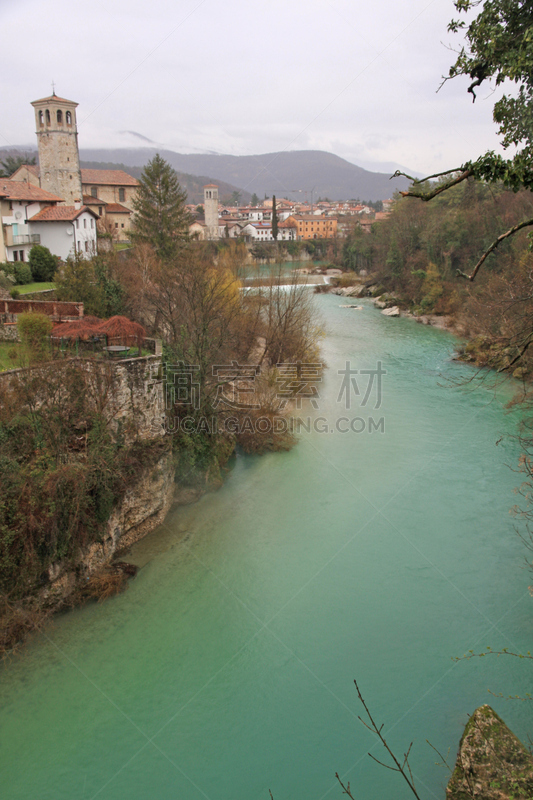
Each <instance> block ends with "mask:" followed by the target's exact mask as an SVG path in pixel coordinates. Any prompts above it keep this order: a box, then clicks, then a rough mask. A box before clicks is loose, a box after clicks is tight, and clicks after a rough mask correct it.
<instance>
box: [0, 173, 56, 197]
mask: <svg viewBox="0 0 533 800" xmlns="http://www.w3.org/2000/svg"><path fill="white" fill-rule="evenodd" d="M0 192H3V193H4V194H6V195H7V196H8V197H9V199H10V200H47V201H48V202H49V203H62V202H63V198H62V197H57V195H55V194H51V193H50V192H46V191H45V190H44V189H41V188H40V187H39V186H34V185H33V183H26V181H8V180H3V179H2V178H0Z"/></svg>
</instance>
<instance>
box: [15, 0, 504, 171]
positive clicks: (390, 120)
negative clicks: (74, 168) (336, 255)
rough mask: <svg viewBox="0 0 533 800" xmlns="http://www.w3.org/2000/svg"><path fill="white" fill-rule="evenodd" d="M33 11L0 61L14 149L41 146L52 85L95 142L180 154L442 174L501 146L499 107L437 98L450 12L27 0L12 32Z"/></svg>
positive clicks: (331, 3) (453, 87) (441, 8)
mask: <svg viewBox="0 0 533 800" xmlns="http://www.w3.org/2000/svg"><path fill="white" fill-rule="evenodd" d="M21 6H22V7H23V14H24V20H25V22H24V58H21V57H20V47H21V41H20V39H19V37H16V36H12V37H8V38H7V40H6V41H5V42H4V44H3V48H2V54H1V56H0V58H1V61H2V66H3V74H4V75H5V74H10V75H12V76H13V77H12V78H11V79H10V80H9V81H6V82H5V83H4V86H3V89H4V114H3V122H2V127H1V129H0V137H1V138H0V141H1V143H2V144H18V143H20V142H29V141H32V140H33V141H34V123H33V113H32V109H31V107H30V106H29V103H30V102H31V101H32V100H33V99H35V98H36V97H41V96H43V95H46V94H47V93H49V92H50V91H51V81H52V80H55V82H56V87H57V92H58V94H60V95H63V96H66V97H69V98H71V99H74V100H76V101H78V102H79V104H80V105H79V109H78V121H79V133H80V143H81V144H82V146H83V147H96V146H118V145H116V144H115V143H116V142H119V141H121V142H122V145H121V146H124V142H125V141H129V142H131V145H134V144H138V142H139V137H141V140H144V139H146V140H147V142H152V141H153V142H156V143H161V144H163V143H164V145H165V146H166V147H169V148H172V149H177V150H180V151H183V152H198V151H214V152H226V153H231V154H240V153H242V154H253V153H261V152H272V151H278V150H284V149H305V148H310V149H321V150H330V151H332V152H334V153H336V154H337V155H340V156H343V157H345V158H348V160H350V161H357V159H360V160H370V161H373V162H379V161H394V162H400V163H406V164H411V167H412V169H417V168H418V169H419V170H421V171H433V170H435V169H444V168H446V167H447V166H449V165H454V164H456V163H460V162H461V161H464V160H465V159H467V158H470V157H472V156H473V155H475V154H477V153H478V152H479V151H480V150H483V149H485V148H487V147H495V146H496V145H497V140H496V138H495V131H494V125H493V123H492V121H491V108H492V104H493V100H494V98H491V97H489V98H488V99H487V100H483V99H482V98H481V97H480V99H479V101H478V102H477V103H476V104H475V106H472V103H471V102H470V99H471V98H470V97H469V96H467V95H466V91H465V89H466V85H465V82H464V81H463V82H462V83H461V81H460V80H459V81H457V82H448V83H446V84H445V86H444V87H443V89H442V90H441V92H439V94H436V89H437V88H438V86H439V84H440V82H441V78H442V75H444V74H446V72H447V69H448V67H449V64H450V63H451V62H452V61H453V59H454V54H453V53H451V52H450V51H449V50H447V49H446V47H445V46H444V44H443V42H447V41H448V39H450V37H449V36H448V34H447V33H446V24H447V22H448V18H449V15H450V14H451V11H452V10H453V9H451V8H450V6H451V4H449V3H441V2H438V0H433V2H427V0H406V2H404V3H401V4H399V3H397V2H393V1H392V0H375V2H374V3H372V4H361V3H353V0H308V2H306V4H305V9H303V7H302V4H300V3H287V2H285V1H284V2H281V0H270V2H269V5H268V13H267V14H266V13H259V12H258V10H257V9H255V8H254V9H252V8H251V7H250V4H249V3H248V2H245V0H233V2H232V3H231V4H230V5H228V4H226V5H223V4H215V3H212V2H211V0H209V1H208V0H203V2H202V0H184V2H180V3H179V4H176V3H174V2H170V1H167V0H160V2H158V3H157V4H151V5H149V6H147V5H146V4H145V3H144V2H142V3H141V2H140V0H128V2H126V1H125V0H115V2H114V3H113V4H109V2H103V0H93V2H92V3H91V7H90V12H88V10H87V8H86V7H85V6H84V5H83V4H79V3H74V4H73V3H71V2H67V0H21V2H18V3H16V4H15V3H12V4H7V5H6V4H4V5H3V6H2V8H1V10H0V24H2V27H3V29H4V30H12V29H15V26H16V25H17V24H18V23H19V20H20V15H21ZM14 64H16V65H17V67H16V69H15V70H14V69H13V65H14ZM121 131H122V133H121ZM128 131H129V132H130V133H129V134H124V132H128ZM132 132H133V133H132ZM128 137H129V138H128Z"/></svg>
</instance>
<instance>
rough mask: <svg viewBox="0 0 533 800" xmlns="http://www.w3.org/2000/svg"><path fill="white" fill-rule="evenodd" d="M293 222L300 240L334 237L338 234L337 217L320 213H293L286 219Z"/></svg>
mask: <svg viewBox="0 0 533 800" xmlns="http://www.w3.org/2000/svg"><path fill="white" fill-rule="evenodd" d="M286 222H287V223H289V222H292V223H293V225H295V226H296V228H297V231H298V234H297V236H298V240H299V241H301V240H303V239H333V237H334V236H336V235H337V220H336V219H335V217H323V216H319V215H318V214H293V215H292V216H291V217H288V219H287V220H286Z"/></svg>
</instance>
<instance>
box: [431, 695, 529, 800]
mask: <svg viewBox="0 0 533 800" xmlns="http://www.w3.org/2000/svg"><path fill="white" fill-rule="evenodd" d="M528 797H529V798H531V797H533V757H532V756H531V753H530V752H529V750H528V749H527V748H526V747H525V746H524V745H523V744H522V742H521V741H519V739H517V738H516V736H515V735H514V733H512V731H510V730H509V728H508V727H507V725H506V724H505V722H504V721H503V720H502V719H501V718H500V717H499V716H498V714H496V712H495V711H494V710H493V709H492V708H491V707H490V706H488V705H484V706H481V707H480V708H477V709H476V710H475V711H474V713H473V714H472V716H471V717H470V720H469V722H468V724H467V726H466V728H465V731H464V733H463V736H462V738H461V742H460V745H459V752H458V754H457V761H456V764H455V769H454V771H453V774H452V777H451V778H450V782H449V783H448V787H447V789H446V800H473V799H474V798H479V800H511V798H528Z"/></svg>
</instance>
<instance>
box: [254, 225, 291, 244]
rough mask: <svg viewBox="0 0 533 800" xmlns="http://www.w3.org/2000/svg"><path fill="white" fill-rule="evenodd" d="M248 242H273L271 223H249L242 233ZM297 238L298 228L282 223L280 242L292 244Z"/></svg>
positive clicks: (279, 226)
mask: <svg viewBox="0 0 533 800" xmlns="http://www.w3.org/2000/svg"><path fill="white" fill-rule="evenodd" d="M241 236H244V240H245V241H246V242H273V241H275V240H274V237H273V235H272V223H271V222H248V224H247V225H245V226H244V227H243V229H242V231H241ZM296 238H297V228H296V226H293V225H287V224H286V223H284V222H280V223H279V225H278V238H277V241H278V242H292V241H295V240H296Z"/></svg>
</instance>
